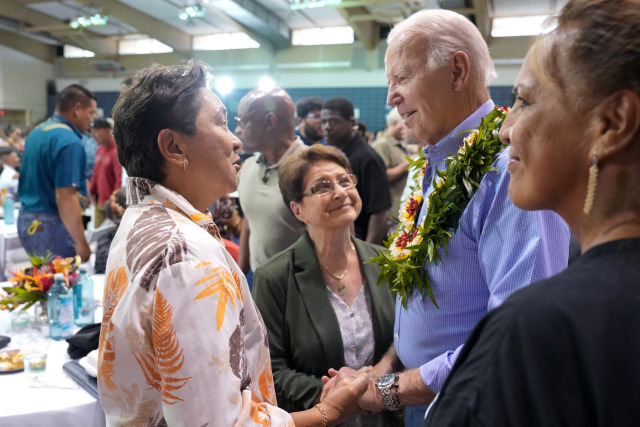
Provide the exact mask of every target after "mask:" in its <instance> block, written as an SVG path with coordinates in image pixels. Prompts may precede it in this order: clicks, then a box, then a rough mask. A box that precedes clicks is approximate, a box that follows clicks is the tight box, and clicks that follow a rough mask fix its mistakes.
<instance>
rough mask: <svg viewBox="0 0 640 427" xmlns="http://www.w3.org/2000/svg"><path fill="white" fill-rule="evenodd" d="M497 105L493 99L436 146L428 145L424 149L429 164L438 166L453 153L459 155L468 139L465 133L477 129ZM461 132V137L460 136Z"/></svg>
mask: <svg viewBox="0 0 640 427" xmlns="http://www.w3.org/2000/svg"><path fill="white" fill-rule="evenodd" d="M494 107H495V104H494V103H493V101H492V100H491V99H489V100H488V101H487V102H485V103H484V104H482V106H480V108H478V109H477V110H476V111H474V112H473V113H471V115H470V116H469V117H467V118H466V119H464V120H463V121H462V123H460V124H459V125H458V126H456V127H455V128H454V129H453V130H452V131H451V132H449V134H448V135H447V136H445V137H444V138H442V139H441V140H440V141H438V143H437V144H436V145H432V146H429V145H427V146H426V147H425V148H423V149H422V152H423V153H424V155H425V157H426V158H427V159H428V160H429V163H431V164H434V165H437V164H439V163H440V162H442V161H443V160H444V159H446V158H447V157H448V156H449V155H450V154H451V153H457V152H458V149H459V148H460V146H461V145H462V142H463V141H464V139H465V138H466V137H467V135H468V133H467V132H465V131H468V130H472V129H476V128H477V127H478V124H480V120H481V119H482V118H483V117H485V116H486V115H487V114H489V113H490V112H491V110H493V108H494ZM460 132H463V133H461V134H460V135H458V134H459V133H460Z"/></svg>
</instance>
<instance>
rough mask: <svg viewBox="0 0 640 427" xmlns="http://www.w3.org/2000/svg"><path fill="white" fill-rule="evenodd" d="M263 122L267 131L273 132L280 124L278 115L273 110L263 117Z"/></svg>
mask: <svg viewBox="0 0 640 427" xmlns="http://www.w3.org/2000/svg"><path fill="white" fill-rule="evenodd" d="M262 124H263V125H264V130H265V131H267V132H271V131H272V130H274V129H275V128H276V125H277V124H278V116H277V115H276V113H274V112H273V111H270V112H268V113H267V114H265V115H264V117H263V118H262Z"/></svg>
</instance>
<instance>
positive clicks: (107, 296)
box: [98, 267, 127, 390]
mask: <svg viewBox="0 0 640 427" xmlns="http://www.w3.org/2000/svg"><path fill="white" fill-rule="evenodd" d="M126 287H127V274H126V272H125V269H124V267H120V268H118V269H117V270H112V271H110V272H109V274H108V275H107V279H106V281H105V287H104V299H103V301H104V302H103V305H104V311H103V315H102V324H101V325H100V346H99V348H98V381H100V382H101V383H103V384H104V385H105V386H106V387H107V388H108V389H109V390H115V389H116V388H117V386H116V384H115V383H114V382H113V380H112V377H113V373H114V371H113V363H114V361H115V357H116V355H115V352H114V347H113V336H112V334H111V332H112V331H113V325H112V324H111V317H112V316H113V311H114V310H115V308H116V306H117V305H118V302H119V301H120V298H122V294H123V293H124V291H125V289H126Z"/></svg>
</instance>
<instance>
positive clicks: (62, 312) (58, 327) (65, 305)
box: [47, 273, 73, 341]
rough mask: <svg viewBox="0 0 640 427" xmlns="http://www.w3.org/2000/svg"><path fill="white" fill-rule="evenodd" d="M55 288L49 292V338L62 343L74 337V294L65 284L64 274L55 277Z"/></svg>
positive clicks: (52, 287)
mask: <svg viewBox="0 0 640 427" xmlns="http://www.w3.org/2000/svg"><path fill="white" fill-rule="evenodd" d="M53 280H54V283H53V286H51V289H49V292H47V309H48V310H49V336H50V337H51V339H53V340H56V341H60V340H63V339H67V338H69V337H70V336H71V335H73V330H72V328H73V294H72V293H71V291H70V290H69V288H67V285H66V284H65V283H64V274H63V273H56V274H54V275H53Z"/></svg>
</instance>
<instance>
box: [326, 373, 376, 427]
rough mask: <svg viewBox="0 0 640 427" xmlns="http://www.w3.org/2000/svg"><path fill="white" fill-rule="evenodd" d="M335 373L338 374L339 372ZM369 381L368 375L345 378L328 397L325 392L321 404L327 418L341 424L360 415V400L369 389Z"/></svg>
mask: <svg viewBox="0 0 640 427" xmlns="http://www.w3.org/2000/svg"><path fill="white" fill-rule="evenodd" d="M352 371H353V370H352ZM335 372H336V374H337V371H335ZM353 372H356V371H353ZM368 381H369V378H368V376H367V375H366V374H360V375H356V376H355V377H353V376H344V377H342V378H341V379H340V381H339V383H338V384H337V385H335V387H333V388H332V389H331V391H330V392H329V393H327V394H326V396H325V393H324V391H323V397H322V398H321V402H320V403H321V404H322V406H323V407H324V409H325V412H326V414H327V418H329V419H330V420H335V422H341V421H344V420H346V419H347V418H351V417H352V416H354V415H357V414H358V413H360V408H359V407H358V398H359V397H360V395H361V394H362V393H363V392H364V391H365V390H366V389H367V382H368Z"/></svg>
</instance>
